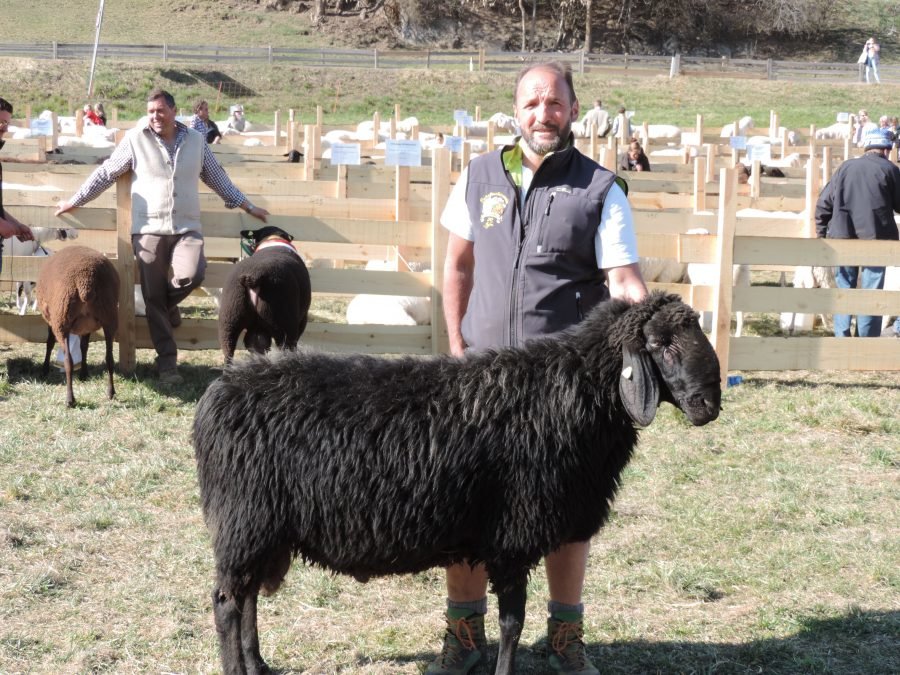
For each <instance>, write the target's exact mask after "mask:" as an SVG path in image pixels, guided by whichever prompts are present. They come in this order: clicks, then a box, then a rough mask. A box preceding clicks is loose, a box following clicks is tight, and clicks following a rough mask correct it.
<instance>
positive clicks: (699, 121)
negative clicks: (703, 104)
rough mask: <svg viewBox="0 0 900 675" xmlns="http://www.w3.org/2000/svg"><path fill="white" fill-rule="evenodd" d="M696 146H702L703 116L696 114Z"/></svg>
mask: <svg viewBox="0 0 900 675" xmlns="http://www.w3.org/2000/svg"><path fill="white" fill-rule="evenodd" d="M696 131H697V145H698V146H700V145H703V115H701V114H699V113H698V114H697V130H696Z"/></svg>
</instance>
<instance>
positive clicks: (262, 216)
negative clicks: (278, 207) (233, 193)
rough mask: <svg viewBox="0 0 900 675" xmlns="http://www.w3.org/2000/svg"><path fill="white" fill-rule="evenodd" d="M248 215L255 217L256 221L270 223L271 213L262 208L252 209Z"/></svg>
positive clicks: (255, 207)
mask: <svg viewBox="0 0 900 675" xmlns="http://www.w3.org/2000/svg"><path fill="white" fill-rule="evenodd" d="M247 213H249V214H250V215H251V216H253V217H254V218H256V219H258V220H261V221H263V222H264V223H267V222H269V220H268V217H269V212H268V211H266V210H265V209H264V208H262V207H261V206H254V207H253V208H252V209H250V210H249V211H247Z"/></svg>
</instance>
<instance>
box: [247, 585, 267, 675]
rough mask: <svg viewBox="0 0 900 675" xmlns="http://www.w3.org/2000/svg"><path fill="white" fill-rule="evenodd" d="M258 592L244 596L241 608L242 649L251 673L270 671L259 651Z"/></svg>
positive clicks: (250, 674) (248, 670)
mask: <svg viewBox="0 0 900 675" xmlns="http://www.w3.org/2000/svg"><path fill="white" fill-rule="evenodd" d="M258 597H259V594H258V593H249V594H248V595H247V597H245V598H244V606H243V608H242V610H241V651H242V652H243V655H244V666H245V667H246V668H247V673H248V674H249V675H256V674H257V673H260V674H262V673H268V672H270V671H269V666H267V665H266V662H265V661H263V657H262V655H261V654H260V653H259V632H258V630H257V628H256V599H257V598H258Z"/></svg>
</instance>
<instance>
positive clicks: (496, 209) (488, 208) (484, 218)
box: [481, 192, 509, 229]
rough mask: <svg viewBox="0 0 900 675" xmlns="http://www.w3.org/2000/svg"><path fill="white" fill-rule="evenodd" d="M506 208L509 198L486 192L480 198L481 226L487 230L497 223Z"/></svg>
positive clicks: (501, 194) (497, 193)
mask: <svg viewBox="0 0 900 675" xmlns="http://www.w3.org/2000/svg"><path fill="white" fill-rule="evenodd" d="M507 206H509V197H507V196H506V195H505V194H503V193H502V192H488V193H487V194H486V195H485V196H484V197H482V198H481V226H482V227H483V228H484V229H488V228H489V227H493V226H494V225H496V224H497V223H499V222H500V220H501V219H502V218H503V212H504V211H506V207H507Z"/></svg>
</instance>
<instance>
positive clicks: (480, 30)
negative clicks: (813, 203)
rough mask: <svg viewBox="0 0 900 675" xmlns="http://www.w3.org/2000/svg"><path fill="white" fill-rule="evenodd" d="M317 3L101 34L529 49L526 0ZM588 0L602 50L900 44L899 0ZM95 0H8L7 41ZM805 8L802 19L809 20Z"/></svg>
mask: <svg viewBox="0 0 900 675" xmlns="http://www.w3.org/2000/svg"><path fill="white" fill-rule="evenodd" d="M318 1H319V2H321V3H322V5H323V7H324V11H323V12H321V14H320V18H319V20H318V21H314V19H315V8H316V4H317V0H167V1H166V2H162V3H161V2H158V1H157V0H106V1H105V11H104V19H103V27H102V31H101V36H100V37H101V41H102V42H112V43H119V44H123V43H125V44H162V43H169V44H206V45H228V46H231V45H249V46H265V45H273V46H279V47H319V46H329V47H354V48H360V47H365V48H375V47H377V48H380V49H399V48H415V49H424V48H431V49H450V48H456V49H477V48H481V47H483V48H486V49H491V50H495V49H506V50H512V51H518V50H519V49H520V48H521V42H522V28H523V26H522V19H523V17H522V16H521V14H520V5H519V2H518V1H517V2H512V1H511V0H329V1H327V2H326V1H325V0H318ZM533 1H534V2H535V3H536V4H535V5H532V2H529V0H523V2H522V5H521V8H522V9H524V10H525V13H526V17H525V19H526V23H525V29H526V31H525V32H526V38H527V42H528V45H529V48H531V49H533V50H536V51H553V50H557V49H561V50H565V51H571V50H576V49H581V48H582V47H583V46H584V41H585V26H584V16H585V14H584V7H583V2H584V0H553V2H548V1H547V0H533ZM591 2H592V16H593V17H594V20H593V22H592V39H591V49H592V51H595V52H602V51H605V52H610V53H623V52H627V53H631V54H669V53H674V52H675V51H680V52H681V53H685V54H696V55H703V56H720V55H726V56H733V57H744V58H770V57H771V58H789V59H801V60H803V59H809V60H822V61H854V60H855V59H856V55H857V54H858V52H859V49H860V48H861V45H862V43H863V42H864V41H865V38H866V37H867V36H869V35H871V34H874V35H877V36H878V38H879V40H880V41H881V43H882V46H883V47H884V54H883V59H884V60H885V61H886V62H891V61H893V60H895V55H896V54H898V53H900V40H898V37H900V35H898V21H900V18H898V17H900V2H888V1H886V0H856V1H855V2H853V3H832V2H830V1H828V0H780V1H779V2H778V3H746V2H738V1H737V0H717V2H706V1H705V0H703V1H701V0H667V2H665V3H648V2H642V1H639V0H591ZM98 7H99V2H98V0H66V2H62V3H55V4H53V5H52V6H51V5H40V4H39V5H35V3H33V2H31V0H4V2H3V9H4V16H3V31H2V33H0V42H17V43H21V42H45V43H46V42H50V41H57V42H77V43H92V42H93V40H94V35H95V20H96V17H97V9H98ZM772 8H782V10H783V11H782V13H781V14H779V15H778V17H779V18H778V21H781V22H782V23H783V24H784V25H783V26H782V25H780V24H779V26H780V28H779V26H774V25H772V26H769V25H764V26H759V25H751V24H752V22H748V21H746V20H744V17H750V18H752V17H757V16H758V17H762V18H766V17H767V16H768V15H763V14H761V12H762V11H763V9H765V10H766V11H769V12H772V11H775V10H773V9H772ZM783 8H788V9H791V10H795V11H793V13H791V12H788V11H787V10H786V9H783ZM813 10H815V11H816V12H817V13H813ZM532 11H533V17H534V18H533V28H532ZM797 16H799V17H801V18H803V17H806V21H805V23H803V22H801V21H800V19H797V18H796V17H797ZM792 17H793V18H792ZM760 20H762V19H760ZM729 21H730V22H731V23H729ZM792 21H793V23H792ZM732 24H734V25H732ZM798 26H802V29H800V28H798ZM670 27H674V28H677V31H675V30H674V28H670ZM676 33H677V35H676Z"/></svg>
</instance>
